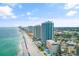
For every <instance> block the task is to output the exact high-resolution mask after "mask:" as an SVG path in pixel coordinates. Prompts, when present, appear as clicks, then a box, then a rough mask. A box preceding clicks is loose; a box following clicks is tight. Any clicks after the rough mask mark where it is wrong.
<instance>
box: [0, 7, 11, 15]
mask: <svg viewBox="0 0 79 59" xmlns="http://www.w3.org/2000/svg"><path fill="white" fill-rule="evenodd" d="M0 14H4V15H6V16H10V15H13V13H12V8H10V7H9V6H0Z"/></svg>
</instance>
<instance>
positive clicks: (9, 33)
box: [0, 27, 20, 56]
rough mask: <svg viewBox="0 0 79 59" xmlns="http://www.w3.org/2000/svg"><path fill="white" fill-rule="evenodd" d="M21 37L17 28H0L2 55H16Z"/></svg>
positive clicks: (0, 53) (0, 52)
mask: <svg viewBox="0 0 79 59" xmlns="http://www.w3.org/2000/svg"><path fill="white" fill-rule="evenodd" d="M19 39H20V38H19V33H18V29H17V28H13V27H5V28H0V56H16V55H17V52H18V50H19V49H18V44H19Z"/></svg>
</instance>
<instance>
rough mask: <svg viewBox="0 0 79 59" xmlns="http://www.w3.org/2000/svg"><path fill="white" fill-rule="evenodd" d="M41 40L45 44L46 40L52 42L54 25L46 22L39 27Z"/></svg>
mask: <svg viewBox="0 0 79 59" xmlns="http://www.w3.org/2000/svg"><path fill="white" fill-rule="evenodd" d="M41 35H42V36H41V39H42V42H44V43H46V41H47V40H52V39H53V37H54V23H52V22H51V21H47V22H45V23H42V25H41Z"/></svg>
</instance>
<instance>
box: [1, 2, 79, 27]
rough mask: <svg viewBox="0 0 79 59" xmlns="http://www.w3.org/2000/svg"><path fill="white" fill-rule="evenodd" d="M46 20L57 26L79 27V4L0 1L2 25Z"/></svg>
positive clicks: (37, 22) (13, 25) (38, 22)
mask: <svg viewBox="0 0 79 59" xmlns="http://www.w3.org/2000/svg"><path fill="white" fill-rule="evenodd" d="M46 21H51V22H53V23H54V26H55V27H79V4H78V3H0V27H16V26H34V25H39V24H41V23H43V22H46Z"/></svg>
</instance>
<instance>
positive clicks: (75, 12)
mask: <svg viewBox="0 0 79 59" xmlns="http://www.w3.org/2000/svg"><path fill="white" fill-rule="evenodd" d="M76 14H77V11H72V10H71V11H69V12H68V13H67V14H66V15H67V16H74V15H76Z"/></svg>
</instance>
